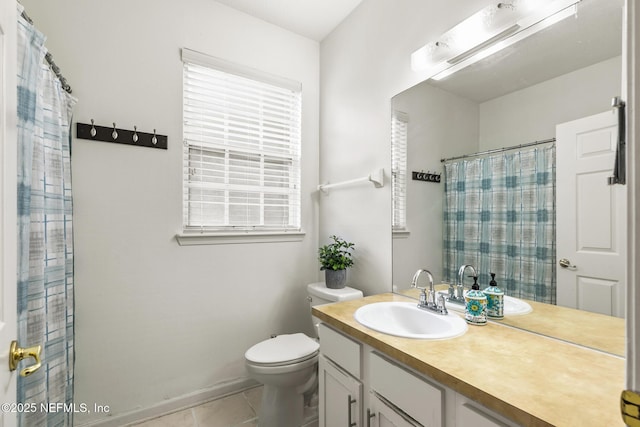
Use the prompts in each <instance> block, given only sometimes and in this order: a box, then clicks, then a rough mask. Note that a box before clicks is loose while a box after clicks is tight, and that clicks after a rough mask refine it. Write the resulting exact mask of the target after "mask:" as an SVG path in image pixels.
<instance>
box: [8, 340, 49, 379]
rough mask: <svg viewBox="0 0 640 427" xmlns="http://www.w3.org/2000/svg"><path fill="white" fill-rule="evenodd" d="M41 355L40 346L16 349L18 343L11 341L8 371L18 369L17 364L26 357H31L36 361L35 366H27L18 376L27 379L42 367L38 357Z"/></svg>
mask: <svg viewBox="0 0 640 427" xmlns="http://www.w3.org/2000/svg"><path fill="white" fill-rule="evenodd" d="M41 354H42V346H41V345H36V346H33V347H28V348H21V347H18V341H15V340H14V341H11V348H10V349H9V370H10V371H15V370H16V369H17V367H18V362H20V361H21V360H23V359H26V358H28V357H33V358H34V359H35V361H36V363H35V364H33V365H31V366H27V367H26V368H24V369H23V370H21V371H20V375H21V376H23V377H28V376H29V375H31V374H33V373H34V372H35V371H37V370H38V369H40V366H42V360H41V359H40V355H41Z"/></svg>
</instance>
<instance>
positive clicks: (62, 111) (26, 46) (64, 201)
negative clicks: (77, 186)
mask: <svg viewBox="0 0 640 427" xmlns="http://www.w3.org/2000/svg"><path fill="white" fill-rule="evenodd" d="M21 13H22V6H20V5H18V284H17V286H18V302H17V304H18V307H17V309H18V342H19V343H20V345H21V346H23V347H25V346H33V345H42V367H41V368H40V369H39V370H38V371H36V372H35V373H34V374H32V375H30V376H29V377H26V378H25V377H20V376H18V386H17V401H18V402H19V403H35V404H36V405H37V408H38V410H36V411H35V412H24V413H19V414H18V425H21V426H29V427H33V426H71V425H72V423H73V410H69V409H72V407H71V406H66V407H62V408H63V409H58V410H57V411H51V412H48V413H47V412H46V411H43V410H41V406H40V405H41V404H45V405H48V404H52V403H55V404H58V403H59V404H66V405H71V404H72V403H73V363H74V351H73V332H74V330H73V327H74V326H73V233H72V231H73V229H72V200H71V163H70V161H71V159H70V140H69V138H70V121H71V110H72V107H73V105H74V104H75V99H74V98H72V97H71V96H70V95H69V94H67V93H66V92H65V91H64V90H62V88H61V85H60V82H59V80H58V79H57V78H56V77H55V75H54V74H53V72H52V71H51V70H50V69H49V67H48V66H47V65H46V64H45V63H44V61H43V59H44V55H45V54H46V48H45V47H44V41H45V37H44V36H43V35H42V34H41V33H40V32H38V31H37V30H36V29H35V28H34V27H33V26H32V25H31V24H29V23H28V22H27V21H26V20H25V19H24V18H22V17H21V16H20V14H21ZM29 363H33V361H32V360H28V361H25V362H22V364H21V366H22V367H24V366H26V365H28V364H29ZM19 369H20V367H19Z"/></svg>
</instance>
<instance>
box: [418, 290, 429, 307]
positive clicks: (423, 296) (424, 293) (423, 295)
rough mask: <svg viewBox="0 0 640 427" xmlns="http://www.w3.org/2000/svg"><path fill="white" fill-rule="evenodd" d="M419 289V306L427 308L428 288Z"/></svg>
mask: <svg viewBox="0 0 640 427" xmlns="http://www.w3.org/2000/svg"><path fill="white" fill-rule="evenodd" d="M416 287H417V286H416ZM418 289H420V301H419V304H418V306H420V307H426V306H427V288H418Z"/></svg>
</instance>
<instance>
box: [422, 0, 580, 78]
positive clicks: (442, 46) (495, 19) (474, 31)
mask: <svg viewBox="0 0 640 427" xmlns="http://www.w3.org/2000/svg"><path fill="white" fill-rule="evenodd" d="M579 2H580V0H510V1H508V2H506V1H505V2H500V3H496V4H492V5H489V6H487V7H485V8H483V9H482V10H480V11H479V12H477V13H475V14H473V15H472V16H470V17H469V18H467V19H465V20H464V21H462V22H461V23H459V24H458V25H456V26H455V27H453V28H451V29H450V30H449V31H447V32H445V33H444V34H442V35H441V36H440V37H439V38H438V40H436V41H434V42H431V43H428V44H426V45H425V46H423V47H422V48H420V49H418V50H416V51H415V52H413V54H412V55H411V68H412V69H413V70H414V71H424V70H427V73H428V76H427V77H428V78H434V79H437V80H439V79H441V78H444V77H446V76H449V75H451V74H453V73H454V72H456V71H458V70H460V69H462V68H465V67H467V66H469V65H471V64H473V63H475V62H477V61H479V60H480V59H482V58H486V57H487V56H489V55H491V54H493V53H495V52H497V51H499V50H501V49H504V48H505V47H507V46H510V45H512V44H513V43H515V42H516V41H518V40H522V39H523V38H526V37H528V36H530V35H532V34H534V33H536V32H538V31H540V30H542V29H543V28H547V27H549V26H550V25H553V24H554V23H556V22H558V21H560V20H562V19H564V18H566V17H568V16H571V15H573V14H575V13H576V9H577V6H576V4H577V3H579Z"/></svg>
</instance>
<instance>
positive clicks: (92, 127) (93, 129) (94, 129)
mask: <svg viewBox="0 0 640 427" xmlns="http://www.w3.org/2000/svg"><path fill="white" fill-rule="evenodd" d="M89 133H90V134H91V138H95V137H96V134H97V133H98V131H96V127H95V126H94V125H93V119H91V131H90V132H89Z"/></svg>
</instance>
